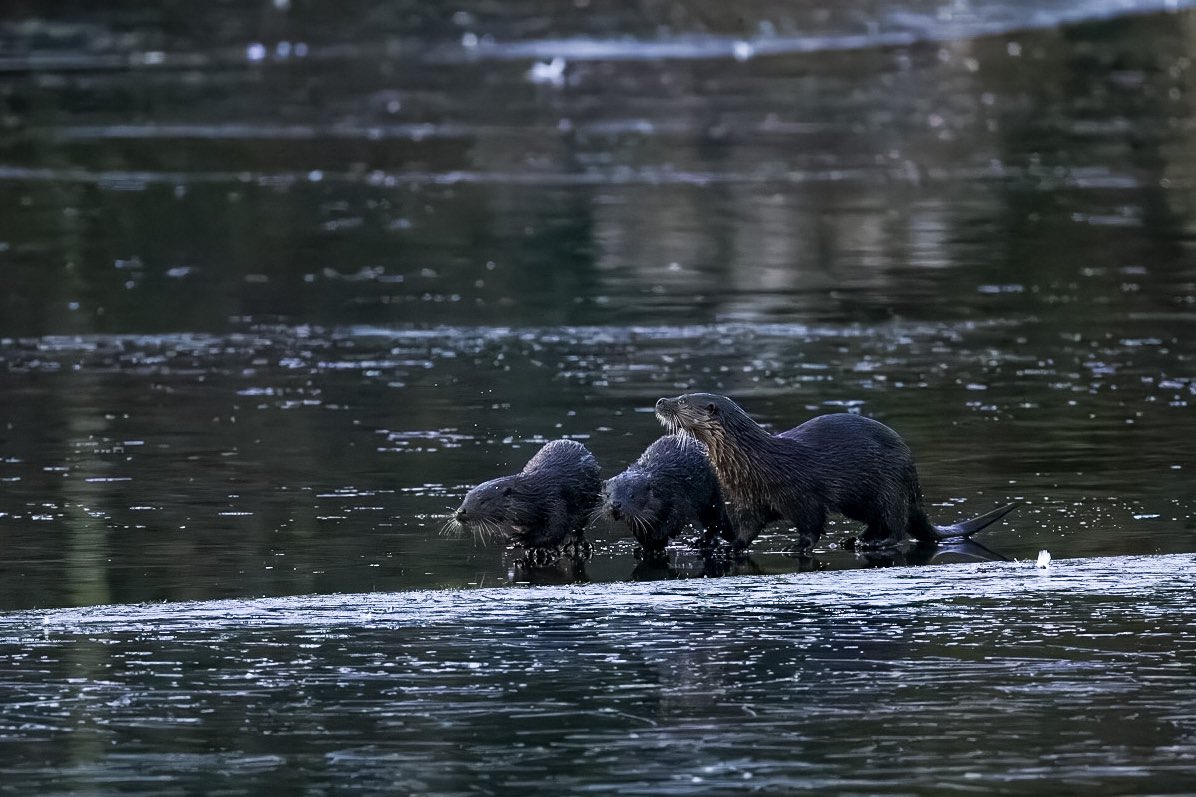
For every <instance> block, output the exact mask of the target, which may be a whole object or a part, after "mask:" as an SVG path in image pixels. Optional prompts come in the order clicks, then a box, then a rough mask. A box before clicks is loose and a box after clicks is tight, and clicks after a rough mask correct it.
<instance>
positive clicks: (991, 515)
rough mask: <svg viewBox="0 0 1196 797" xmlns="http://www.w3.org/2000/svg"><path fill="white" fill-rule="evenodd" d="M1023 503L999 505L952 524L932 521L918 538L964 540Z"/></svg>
mask: <svg viewBox="0 0 1196 797" xmlns="http://www.w3.org/2000/svg"><path fill="white" fill-rule="evenodd" d="M1021 505H1022V502H1021V501H1015V502H1013V503H1012V504H1006V505H1005V506H1002V507H998V508H997V509H994V510H993V511H991V512H985V513H984V514H983V515H980V516H979V517H974V518H972V519H971V520H964V521H961V522H959V523H953V524H952V525H950V526H934V525H931V524H930V523H927V524H926V527H925V529H923V531H924V532H926V535H925V536H923V535H921V534H919V535H917V537H918V539H925V540H927V541H928V542H929V541H933V542H943V541H944V540H963V539H967V538H968V537H971V536H972V535H973V534H975V533H976V532H978V531H980V530H981V529H984V528H988V527H989V526H991V525H992V524H993V523H996V522H997V521H998V520H1000V519H1001V518H1003V517H1005V516H1006V515H1008V514H1009V513H1010V512H1012V511H1013V510H1015V509H1017V508H1018V507H1019V506H1021Z"/></svg>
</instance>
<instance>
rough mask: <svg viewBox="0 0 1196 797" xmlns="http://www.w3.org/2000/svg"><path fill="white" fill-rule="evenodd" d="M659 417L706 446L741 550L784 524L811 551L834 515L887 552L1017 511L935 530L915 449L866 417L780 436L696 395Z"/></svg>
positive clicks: (668, 406)
mask: <svg viewBox="0 0 1196 797" xmlns="http://www.w3.org/2000/svg"><path fill="white" fill-rule="evenodd" d="M656 417H657V418H659V419H660V422H661V423H662V424H663V425H664V426H665V428H667V429H669V430H671V431H674V432H687V433H689V434H692V435H693V436H694V437H696V438H697V439H698V440H699V441H701V442H703V443H705V444H706V449H707V451H708V452H709V455H710V462H711V464H713V465H714V470H715V472H716V473H717V474H718V478H719V481H720V482H722V487H723V494H724V495H725V496H726V497H727V499H728V500H729V501H730V503H731V506H732V520H733V521H734V522H735V526H736V530H737V534H738V537H737V539H736V541H735V546H736V547H737V548H740V549H742V548H746V547H747V546H748V545H750V544H751V542H752V540H754V539H755V538H756V535H757V534H759V533H760V530H761V529H763V528H764V527H765V526H766V525H767V524H769V523H771V522H772V521H774V520H781V519H784V520H787V521H789V522H790V523H792V524H793V525H794V526H796V527H797V530H798V533H800V534H801V535H802V537H803V542H804V544H807V545H811V546H812V545H813V544H814V543H816V542H817V541H818V538H819V536H821V534H822V530H823V527H824V525H825V523H826V513H827V511H828V510H834V511H836V512H839V513H840V514H843V515H846V516H847V517H849V518H851V519H852V520H860V521H863V522H864V523H866V524H868V528H867V530H866V531H865V532H864V533H863V534H862V535H861V536H860V542H861V543H862V544H863V545H864V546H865V547H879V546H882V545H885V544H891V543H894V542H897V541H899V540H900V539H901V538H902V535H904V534H908V535H909V536H910V537H913V538H914V539H916V540H918V541H921V542H938V541H941V540H950V539H959V538H964V537H969V536H971V535H972V534H975V533H976V532H977V531H980V529H982V528H984V527H985V526H987V525H989V524H990V523H993V522H995V521H997V520H999V519H1001V518H1002V517H1004V516H1005V515H1007V514H1008V513H1009V512H1011V511H1013V510H1014V509H1015V508H1016V507H1017V506H1019V504H1009V505H1007V506H1003V507H1001V508H999V509H994V510H993V511H992V512H989V513H987V514H984V515H981V516H980V517H977V518H973V519H972V520H967V521H964V522H962V523H957V524H955V525H953V526H935V525H934V524H932V523H931V522H930V520H929V519H927V517H926V513H925V511H923V509H922V490H921V488H920V487H919V486H918V471H917V469H916V468H915V467H914V457H913V454H912V453H911V452H910V450H909V446H907V445H906V444H905V441H904V440H902V439H901V436H900V435H898V434H897V433H896V432H894V431H893V430H892V429H890V428H889V427H887V426H885V425H884V424H883V423H880V422H879V421H874V420H872V419H871V418H865V417H863V416H861V415H851V414H849V413H837V414H833V415H822V416H819V417H817V418H811V419H810V420H808V421H806V422H805V423H803V424H802V425H801V426H798V427H797V428H795V429H790V430H789V431H787V432H781V433H780V434H776V435H774V434H770V433H769V432H768V431H767V430H765V429H764V428H763V427H762V426H760V425H759V424H758V423H756V422H755V421H753V420H752V419H751V418H749V417H748V415H747V413H745V412H744V411H743V410H742V409H741V408H740V407H739V405H738V404H736V403H735V402H734V401H732V400H731V399H729V398H727V397H726V396H718V395H714V394H712V393H688V394H686V395H682V396H678V397H676V398H662V399H660V400H659V401H657V402H656Z"/></svg>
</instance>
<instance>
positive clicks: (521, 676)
mask: <svg viewBox="0 0 1196 797" xmlns="http://www.w3.org/2000/svg"><path fill="white" fill-rule="evenodd" d="M1194 565H1196V559H1194V558H1193V557H1192V555H1190V554H1188V555H1171V556H1150V557H1105V558H1097V559H1086V560H1069V561H1066V562H1056V563H1054V564H1052V565H1051V567H1050V568H1049V569H1047V570H1045V571H1042V570H1038V569H1037V568H1035V567H1034V565H1033V564H1031V563H1023V564H1012V563H1002V564H986V565H954V566H943V567H932V568H926V567H924V568H900V569H898V568H891V569H879V570H865V571H852V572H833V573H800V574H792V575H788V576H773V577H756V578H726V579H702V580H698V579H694V580H689V581H684V582H670V583H667V584H665V583H661V582H654V583H651V584H625V585H621V586H619V587H618V588H614V587H611V586H609V585H600V584H591V585H585V586H572V587H543V588H539V589H529V590H512V589H486V590H480V591H479V590H472V591H446V590H441V591H430V592H406V593H369V594H359V595H334V596H309V597H299V598H296V597H290V598H274V599H263V600H254V601H243V600H238V601H215V602H213V601H205V602H198V603H183V604H149V605H140V606H111V607H99V608H89V609H69V610H58V611H51V612H18V613H12V614H9V615H7V616H5V617H3V618H0V659H2V660H3V661H4V667H3V671H4V673H5V674H4V676H3V679H4V687H5V689H6V691H7V692H8V693H9V695H10V697H9V698H8V699H7V701H6V702H7V705H6V709H5V715H4V719H3V725H2V726H0V770H2V771H3V776H4V781H5V783H6V784H14V783H19V784H21V785H22V787H23V788H22V791H24V792H25V793H38V794H49V793H58V792H67V791H71V790H73V789H86V790H87V791H88V793H94V794H109V793H111V794H115V793H121V794H174V793H178V794H187V793H207V794H249V793H278V791H279V790H282V791H288V792H289V791H295V792H302V793H310V794H325V793H341V792H344V793H403V794H442V795H455V794H478V793H481V794H495V793H501V794H528V795H541V794H543V795H553V794H562V793H565V794H593V793H596V794H613V793H620V794H711V795H714V794H729V793H745V792H760V793H765V794H790V793H795V792H811V793H816V794H817V793H834V794H877V793H885V794H910V793H918V794H925V793H970V792H981V793H985V794H1026V793H1041V794H1061V793H1079V792H1083V793H1092V794H1136V793H1155V794H1165V793H1191V792H1192V790H1193V789H1196V712H1194V711H1193V707H1194V706H1196V632H1194V631H1193V629H1194V628H1196V610H1194V609H1193V607H1192V601H1191V595H1192V591H1193V589H1196V567H1194ZM529 617H532V618H534V621H533V622H529Z"/></svg>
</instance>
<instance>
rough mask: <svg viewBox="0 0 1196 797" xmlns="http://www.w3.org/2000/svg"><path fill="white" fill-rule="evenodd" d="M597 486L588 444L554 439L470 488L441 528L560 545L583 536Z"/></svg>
mask: <svg viewBox="0 0 1196 797" xmlns="http://www.w3.org/2000/svg"><path fill="white" fill-rule="evenodd" d="M601 486H602V482H601V479H600V478H599V476H598V460H596V459H595V458H594V455H593V454H591V453H590V451H589V449H587V448H586V447H585V446H583V445H582V444H581V443H578V442H577V441H575V440H553V441H552V442H550V443H545V444H544V447H543V448H541V449H540V450H539V451H538V452H536V455H535V456H534V457H532V458H531V459H530V460H528V463H527V464H526V465H524V466H523V470H521V471H520V472H519V473H516V474H514V475H513V476H503V477H501V478H498V479H491V480H490V481H488V482H483V483H482V484H479V485H478V486H477V487H474V488H473V489H472V490H470V491H469V493H467V494H466V496H465V500H464V501H463V502H462V503H461V507H460V509H458V510H457V511H456V512H455V513H454V514H453V516H452V517H450V518H449V520H448V522H447V523H445V531H454V530H461V529H470V530H471V531H473V532H474V534H475V535H479V536H482V537H492V536H498V535H502V536H504V537H506V538H507V539H509V540H510V541H512V542H515V543H518V544H519V545H521V546H522V547H524V548H526V549H537V548H558V547H560V546H561V545H563V544H564V543H566V542H568V541H570V540H572V539H575V538H580V537H581V536H582V529H583V528H584V527H585V524H586V520H587V519H588V518H589V517H590V514H591V513H592V512H593V510H594V507H595V506H596V505H597V504H598V491H599V489H600V488H601Z"/></svg>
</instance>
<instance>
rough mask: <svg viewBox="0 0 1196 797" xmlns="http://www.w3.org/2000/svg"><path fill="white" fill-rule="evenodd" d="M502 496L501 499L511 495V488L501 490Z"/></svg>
mask: <svg viewBox="0 0 1196 797" xmlns="http://www.w3.org/2000/svg"><path fill="white" fill-rule="evenodd" d="M502 494H503V498H506V497H507V496H508V495H510V494H511V488H510V487H504V488H502Z"/></svg>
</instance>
